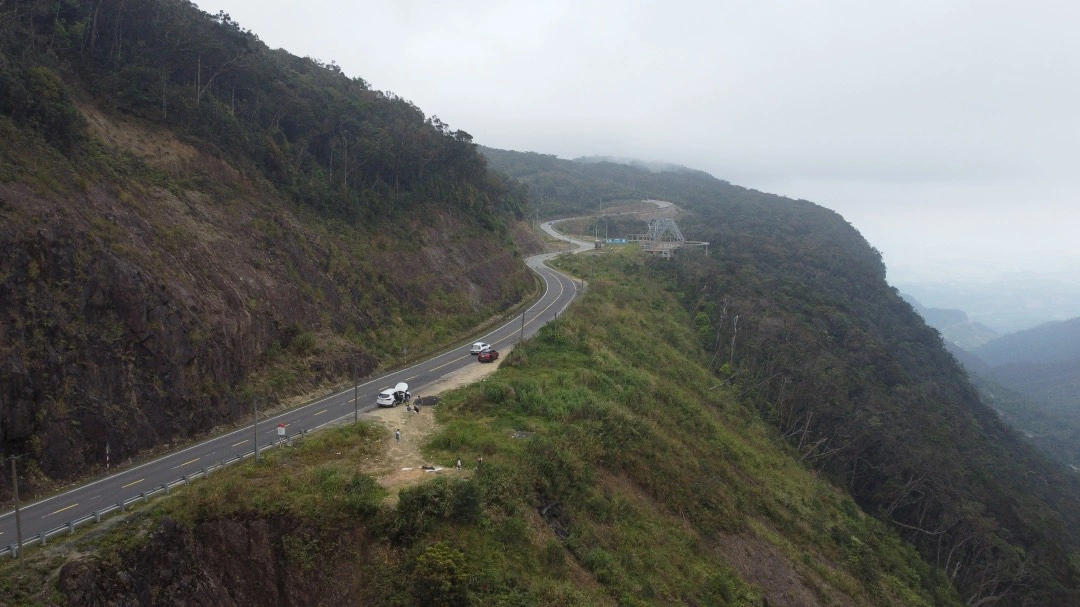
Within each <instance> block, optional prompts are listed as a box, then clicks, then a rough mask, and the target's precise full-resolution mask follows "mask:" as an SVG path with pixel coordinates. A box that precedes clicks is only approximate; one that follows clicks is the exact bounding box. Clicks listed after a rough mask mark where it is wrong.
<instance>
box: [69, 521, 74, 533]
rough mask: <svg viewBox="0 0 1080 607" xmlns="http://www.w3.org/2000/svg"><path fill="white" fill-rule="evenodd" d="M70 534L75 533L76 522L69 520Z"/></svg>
mask: <svg viewBox="0 0 1080 607" xmlns="http://www.w3.org/2000/svg"><path fill="white" fill-rule="evenodd" d="M68 535H75V523H73V522H71V521H68Z"/></svg>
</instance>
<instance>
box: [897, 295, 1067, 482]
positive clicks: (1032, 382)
mask: <svg viewBox="0 0 1080 607" xmlns="http://www.w3.org/2000/svg"><path fill="white" fill-rule="evenodd" d="M903 297H904V299H906V300H907V301H908V303H910V304H911V305H912V307H914V308H915V310H916V311H918V312H919V314H921V315H922V316H923V318H924V319H925V320H926V323H927V324H929V325H930V326H932V327H934V328H936V329H937V330H938V331H939V332H940V333H941V335H942V338H943V339H944V340H945V344H946V348H948V350H949V351H950V352H951V353H952V354H953V356H954V357H955V358H956V359H957V361H959V362H960V363H961V364H962V365H963V366H964V368H965V369H966V370H967V371H968V374H969V375H970V376H971V379H972V382H973V383H974V384H975V385H976V387H978V388H979V391H980V393H981V394H982V396H983V399H984V400H986V401H987V404H989V405H991V406H993V407H994V408H995V409H997V411H998V412H999V413H1000V414H1001V415H1002V416H1004V417H1005V418H1006V419H1007V420H1008V421H1009V422H1010V423H1011V424H1012V425H1014V426H1016V427H1017V428H1018V429H1020V430H1021V431H1023V432H1024V434H1025V435H1027V436H1028V438H1029V439H1031V440H1032V441H1034V442H1035V443H1036V444H1038V445H1039V446H1040V447H1042V448H1043V449H1044V450H1045V451H1046V452H1047V453H1049V454H1050V455H1051V456H1053V457H1055V458H1056V459H1058V460H1059V461H1062V462H1065V463H1067V464H1069V465H1072V466H1076V467H1080V318H1073V319H1071V320H1066V321H1060V322H1048V323H1044V324H1041V325H1039V326H1037V327H1035V328H1032V329H1027V330H1024V331H1017V332H1015V333H1009V334H1006V335H1001V336H998V335H996V334H995V333H994V331H993V330H991V329H990V328H988V327H986V326H984V325H982V324H981V323H978V322H973V321H971V320H970V319H969V318H968V316H967V314H966V313H965V312H963V311H961V310H945V309H939V308H926V307H924V306H922V305H921V304H919V302H918V301H916V300H915V298H914V297H912V296H910V295H906V294H905V295H903Z"/></svg>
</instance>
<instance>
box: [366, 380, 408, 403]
mask: <svg viewBox="0 0 1080 607" xmlns="http://www.w3.org/2000/svg"><path fill="white" fill-rule="evenodd" d="M411 397H412V394H409V384H407V383H405V382H400V383H399V384H398V385H396V386H394V387H393V388H386V389H385V390H383V391H382V392H379V397H378V398H376V399H375V404H377V405H379V406H380V407H396V406H398V404H399V403H407V402H409V399H410V398H411Z"/></svg>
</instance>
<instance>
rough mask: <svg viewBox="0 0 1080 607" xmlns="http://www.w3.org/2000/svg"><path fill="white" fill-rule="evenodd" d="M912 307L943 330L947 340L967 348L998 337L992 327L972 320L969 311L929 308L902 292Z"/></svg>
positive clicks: (933, 325) (935, 326) (942, 334)
mask: <svg viewBox="0 0 1080 607" xmlns="http://www.w3.org/2000/svg"><path fill="white" fill-rule="evenodd" d="M901 297H903V298H904V299H905V300H906V301H907V302H908V303H909V304H911V307H913V308H915V311H916V312H918V313H919V315H921V316H922V317H923V319H925V320H926V324H928V325H930V326H931V327H934V328H935V329H937V330H938V331H940V332H941V336H942V337H944V338H945V340H946V341H950V342H952V343H954V344H956V345H958V346H960V347H961V348H964V349H966V350H973V349H974V348H978V347H979V346H982V345H983V344H986V343H988V342H991V341H993V340H994V339H995V338H997V337H998V334H997V332H995V331H994V330H993V329H991V328H990V327H988V326H986V325H984V324H982V323H980V322H976V321H973V320H971V319H970V318H968V315H967V312H964V311H963V310H953V309H946V308H927V307H926V306H924V305H922V304H921V303H919V302H918V301H917V300H916V299H915V298H914V297H913V296H911V295H908V294H906V293H901Z"/></svg>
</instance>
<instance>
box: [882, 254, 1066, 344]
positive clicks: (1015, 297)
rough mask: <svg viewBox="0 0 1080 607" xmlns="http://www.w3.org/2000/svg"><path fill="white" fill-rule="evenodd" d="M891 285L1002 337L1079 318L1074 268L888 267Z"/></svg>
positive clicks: (926, 304)
mask: <svg viewBox="0 0 1080 607" xmlns="http://www.w3.org/2000/svg"><path fill="white" fill-rule="evenodd" d="M946 271H947V273H948V276H949V278H944V277H943V275H944V273H945V272H946ZM889 282H890V283H891V284H892V285H893V286H895V287H896V288H898V289H900V290H901V291H902V292H904V293H908V294H910V295H911V296H912V297H914V298H915V299H917V300H918V301H919V302H921V303H922V304H923V305H925V306H926V307H928V308H945V309H958V310H963V311H964V312H966V313H967V315H968V317H969V319H970V320H971V321H972V322H976V323H979V324H982V325H984V326H986V327H988V328H990V329H991V330H993V331H994V332H996V333H997V334H999V335H1004V334H1006V333H1013V332H1016V331H1022V330H1024V329H1030V328H1032V327H1035V326H1038V325H1040V324H1043V323H1046V322H1052V321H1062V320H1067V319H1069V318H1075V317H1077V316H1080V276H1078V275H1077V272H1076V269H1075V267H1072V266H1062V267H1060V268H1047V269H1045V270H1044V271H1042V272H1039V273H1032V272H1016V271H1008V270H1002V268H1001V265H1000V264H983V263H974V262H968V263H956V264H953V265H950V266H948V268H947V270H942V269H941V268H935V267H925V268H911V267H900V268H894V267H890V268H889Z"/></svg>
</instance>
